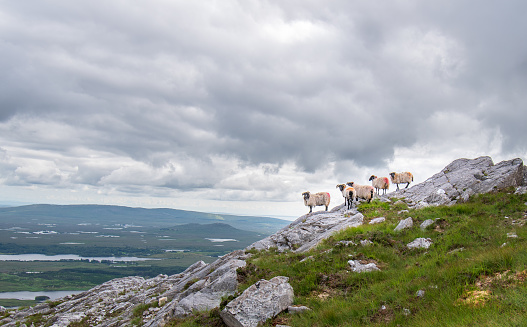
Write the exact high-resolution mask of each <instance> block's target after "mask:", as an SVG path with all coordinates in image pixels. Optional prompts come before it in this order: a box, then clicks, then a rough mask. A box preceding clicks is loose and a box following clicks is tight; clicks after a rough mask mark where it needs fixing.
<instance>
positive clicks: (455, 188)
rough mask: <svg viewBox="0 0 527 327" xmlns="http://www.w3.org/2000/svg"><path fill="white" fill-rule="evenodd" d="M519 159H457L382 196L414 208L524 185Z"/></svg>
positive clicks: (454, 201) (446, 202)
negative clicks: (493, 160)
mask: <svg viewBox="0 0 527 327" xmlns="http://www.w3.org/2000/svg"><path fill="white" fill-rule="evenodd" d="M525 170H526V169H525V166H524V165H523V161H522V160H521V159H519V158H516V159H512V160H506V161H502V162H500V163H498V164H496V165H495V164H494V163H493V162H492V159H491V158H490V157H479V158H476V159H457V160H454V161H453V162H452V163H450V164H449V165H448V166H446V167H445V168H443V170H441V171H440V172H439V173H437V174H435V175H434V176H432V177H430V178H428V179H427V180H426V181H424V182H422V183H420V184H417V185H414V186H412V187H410V188H408V189H401V190H399V191H395V192H392V193H389V194H387V195H386V197H394V198H404V199H405V201H406V202H408V203H410V204H412V205H413V206H414V207H416V208H420V207H424V206H429V205H432V206H437V205H452V204H455V203H457V202H462V201H467V200H468V198H469V197H470V196H471V195H473V194H480V193H488V192H490V191H493V190H499V189H503V188H507V187H511V186H512V187H519V186H525V185H527V180H526V178H525V176H526V171H525Z"/></svg>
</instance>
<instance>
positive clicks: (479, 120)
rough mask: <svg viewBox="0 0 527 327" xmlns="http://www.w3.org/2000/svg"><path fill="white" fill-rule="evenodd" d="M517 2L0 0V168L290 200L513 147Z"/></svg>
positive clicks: (41, 176)
mask: <svg viewBox="0 0 527 327" xmlns="http://www.w3.org/2000/svg"><path fill="white" fill-rule="evenodd" d="M525 6H526V5H525V4H523V2H520V1H513V2H508V3H506V4H505V3H499V4H498V3H494V2H487V1H485V2H481V3H478V6H477V7H475V6H474V4H472V3H470V2H463V1H462V2H459V1H447V2H438V1H433V2H426V3H422V2H417V1H394V2H387V3H371V2H370V3H368V2H361V1H336V2H331V3H326V4H324V5H321V4H320V3H318V2H315V1H302V2H299V1H293V2H287V3H269V2H264V1H257V0H255V1H238V0H227V1H223V2H221V3H217V4H211V3H208V2H203V1H194V2H192V3H188V2H184V1H157V2H155V3H141V2H134V1H133V2H129V3H126V4H125V3H122V2H111V3H110V2H104V1H80V2H76V3H71V2H68V1H58V2H57V1H55V2H46V3H45V4H44V3H41V2H37V1H24V2H10V3H2V4H1V5H0V16H1V17H0V21H1V23H0V24H1V26H0V40H1V42H0V59H1V60H0V69H2V72H3V74H2V76H0V82H1V83H2V85H4V87H3V88H2V89H1V90H0V108H1V110H0V132H1V134H0V135H1V136H0V142H1V143H0V144H2V149H3V151H2V156H0V169H1V170H2V172H3V173H4V176H6V177H3V179H2V181H3V183H4V184H5V185H36V184H38V185H49V187H50V188H53V187H62V188H70V189H72V190H75V191H78V192H82V190H83V189H85V188H89V189H96V190H99V191H101V192H103V193H105V192H110V193H111V192H117V193H119V194H123V196H126V194H130V195H131V196H139V195H141V194H143V195H152V196H156V197H157V196H161V197H163V196H165V197H170V196H174V195H177V196H184V195H188V196H196V195H197V196H203V197H206V198H210V199H216V200H223V201H231V200H233V201H234V200H240V201H241V200H247V199H248V200H251V201H257V200H269V201H281V199H287V200H286V201H294V199H296V193H298V192H302V191H305V190H306V189H310V190H315V189H323V188H325V187H326V188H328V187H329V188H331V187H333V184H336V182H345V181H347V180H349V179H355V180H361V179H364V178H366V179H367V177H369V174H371V173H372V171H375V172H376V174H378V175H381V174H380V173H377V172H378V171H381V172H383V171H388V170H391V169H395V170H398V169H401V170H409V169H414V170H416V171H419V173H418V174H417V175H421V174H426V173H435V171H431V170H432V169H435V168H436V166H439V165H442V166H444V165H446V164H448V163H449V162H450V161H451V160H453V159H456V158H455V157H456V156H458V155H459V156H469V155H481V154H485V153H487V154H492V155H494V156H496V157H507V156H521V155H524V154H525V153H527V141H526V138H525V133H524V126H523V125H524V124H523V122H524V121H527V111H525V110H522V108H525V105H526V104H527V97H526V96H525V94H524V93H525V92H523V90H525V87H526V84H527V83H526V82H527V64H526V63H527V59H526V58H527V56H526V54H527V46H526V45H525V42H521V40H523V39H524V38H525V31H526V30H527V28H526V27H527V26H525V25H526V24H527V23H525V22H524V19H523V17H522V16H521V13H522V12H524V11H525V9H526V8H525ZM423 153H426V156H427V157H428V158H435V159H434V160H436V161H437V162H438V163H431V162H430V160H427V159H426V158H425V157H423ZM418 162H420V163H423V164H424V165H425V166H427V167H429V168H422V167H420V166H418V165H417V164H416V163H418ZM425 163H426V164H425ZM407 167H409V168H407ZM440 168H442V167H440ZM440 168H439V169H440ZM326 185H329V186H326Z"/></svg>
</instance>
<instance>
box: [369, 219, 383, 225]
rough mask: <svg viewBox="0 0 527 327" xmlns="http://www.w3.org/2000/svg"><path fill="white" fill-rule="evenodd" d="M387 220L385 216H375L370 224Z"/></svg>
mask: <svg viewBox="0 0 527 327" xmlns="http://www.w3.org/2000/svg"><path fill="white" fill-rule="evenodd" d="M385 220H386V218H384V217H379V218H373V219H372V220H370V222H369V224H370V225H373V224H380V223H382V222H384V221H385Z"/></svg>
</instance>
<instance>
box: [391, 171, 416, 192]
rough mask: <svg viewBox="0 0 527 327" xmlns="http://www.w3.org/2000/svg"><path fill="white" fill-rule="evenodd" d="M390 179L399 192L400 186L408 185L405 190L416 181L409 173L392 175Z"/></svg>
mask: <svg viewBox="0 0 527 327" xmlns="http://www.w3.org/2000/svg"><path fill="white" fill-rule="evenodd" d="M390 178H391V180H392V183H393V184H396V185H397V191H399V184H404V183H406V187H405V188H408V185H410V183H411V182H413V181H414V175H412V173H410V172H408V171H406V172H404V173H395V172H394V173H390Z"/></svg>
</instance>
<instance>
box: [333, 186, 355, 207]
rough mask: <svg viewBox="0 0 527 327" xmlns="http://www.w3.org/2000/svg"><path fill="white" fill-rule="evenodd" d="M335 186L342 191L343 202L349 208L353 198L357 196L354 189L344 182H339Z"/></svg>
mask: <svg viewBox="0 0 527 327" xmlns="http://www.w3.org/2000/svg"><path fill="white" fill-rule="evenodd" d="M337 188H338V189H340V191H341V192H342V196H343V197H344V204H345V205H346V207H347V208H348V210H349V209H351V207H352V205H353V199H354V198H356V197H357V192H356V191H355V189H354V188H353V187H351V186H348V185H346V184H339V185H337Z"/></svg>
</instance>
